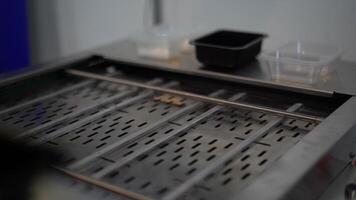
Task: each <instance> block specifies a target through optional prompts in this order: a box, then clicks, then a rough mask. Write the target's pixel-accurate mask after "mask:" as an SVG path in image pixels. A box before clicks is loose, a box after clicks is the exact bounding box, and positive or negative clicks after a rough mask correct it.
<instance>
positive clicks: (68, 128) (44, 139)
mask: <svg viewBox="0 0 356 200" xmlns="http://www.w3.org/2000/svg"><path fill="white" fill-rule="evenodd" d="M175 85H177V83H176V82H170V83H168V84H166V85H165V86H164V87H173V86H175ZM151 95H153V92H144V93H142V94H140V95H137V96H135V97H132V98H130V99H127V100H125V101H123V102H121V103H119V104H117V105H115V106H113V107H110V108H107V109H104V110H102V111H100V112H98V113H96V114H94V115H91V116H89V117H87V118H84V119H83V120H80V121H78V122H76V123H73V124H70V125H68V126H65V127H64V128H62V129H59V130H57V131H54V132H52V133H50V134H48V135H46V136H44V137H41V138H39V139H38V140H37V141H35V142H33V143H32V144H34V145H40V144H43V143H45V142H47V141H48V140H51V139H53V138H54V137H56V136H58V135H60V134H62V133H64V132H68V131H71V130H73V129H75V128H78V127H80V126H81V125H82V124H85V123H88V122H91V121H93V120H95V119H97V118H99V117H100V116H103V115H105V114H107V113H110V112H112V111H113V110H118V109H121V108H124V107H125V106H128V105H130V104H133V103H135V102H137V101H140V100H142V99H145V98H147V97H149V96H151Z"/></svg>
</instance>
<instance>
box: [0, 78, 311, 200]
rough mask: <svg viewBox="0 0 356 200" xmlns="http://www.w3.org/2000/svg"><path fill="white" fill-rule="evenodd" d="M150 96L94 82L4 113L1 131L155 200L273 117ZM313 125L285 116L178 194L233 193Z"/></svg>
mask: <svg viewBox="0 0 356 200" xmlns="http://www.w3.org/2000/svg"><path fill="white" fill-rule="evenodd" d="M160 84H164V83H160ZM247 95H248V94H247ZM153 96H154V93H152V92H150V91H146V90H145V91H142V90H137V89H135V88H130V87H124V86H121V85H116V84H109V83H106V82H94V81H93V82H89V83H87V84H83V85H79V86H78V87H74V89H72V90H68V91H65V92H63V93H60V94H58V95H54V96H52V97H49V98H45V99H43V100H40V101H37V102H34V103H30V104H28V105H24V106H20V107H18V108H17V109H13V110H11V111H10V112H5V113H2V114H1V115H0V121H1V124H0V129H7V130H16V131H15V132H17V133H18V134H19V135H20V136H22V137H21V139H23V140H25V141H26V142H28V143H32V144H38V145H44V146H46V147H48V148H50V149H54V150H56V151H59V152H61V153H62V159H63V160H64V161H65V163H66V164H68V165H66V166H65V167H67V168H68V169H70V170H75V171H76V172H78V173H81V174H84V175H86V176H91V177H94V178H97V179H100V180H102V181H105V182H107V183H110V184H113V185H117V186H120V187H122V188H125V189H128V190H131V191H134V192H137V193H140V194H144V195H146V196H148V197H151V198H157V199H161V198H163V197H165V195H167V194H168V193H170V192H172V191H174V189H175V188H177V187H178V186H180V185H182V184H184V183H185V182H186V181H188V180H189V179H191V178H192V177H194V176H195V175H196V173H197V172H199V171H201V170H203V169H205V168H206V167H207V166H209V165H211V164H212V163H214V162H216V160H217V159H218V158H219V157H221V156H223V155H225V154H226V153H227V152H229V151H230V150H231V149H232V148H234V147H236V146H237V145H239V144H240V143H241V142H243V141H245V140H247V138H248V137H249V136H251V135H252V134H254V133H255V132H256V131H258V130H260V129H261V128H263V127H264V126H266V125H267V124H268V123H269V122H271V121H273V120H274V119H275V118H276V116H271V115H267V114H263V113H259V112H253V111H248V110H239V109H229V108H222V107H220V106H216V105H210V104H206V103H201V102H197V101H194V100H190V99H183V103H184V105H183V106H181V107H179V106H174V105H171V104H167V103H162V102H160V101H155V100H154V98H153ZM231 96H232V94H229V95H224V96H223V97H224V98H228V97H231ZM241 97H242V96H241ZM240 100H241V99H240ZM314 126H315V124H312V123H308V122H304V121H300V120H292V119H286V120H284V121H283V122H282V123H279V124H278V125H277V126H275V127H273V129H271V130H269V131H267V132H266V133H264V135H263V136H262V137H261V138H260V139H258V140H257V141H255V142H254V143H253V144H252V145H250V146H249V148H245V149H243V150H242V151H240V152H239V154H238V155H236V156H235V157H234V158H233V159H231V160H230V161H229V162H227V163H223V165H222V166H221V167H220V168H219V169H216V170H215V171H214V172H213V173H212V174H211V175H210V176H208V177H207V178H205V179H204V180H203V181H201V182H200V183H198V184H196V185H195V186H194V187H192V188H190V189H189V191H187V192H186V193H185V194H184V195H182V196H180V198H181V199H226V198H229V197H233V196H234V195H235V194H236V193H238V192H239V191H240V190H241V189H243V188H244V187H246V185H248V184H249V183H250V182H251V181H253V180H254V179H255V178H257V177H258V176H259V174H260V173H262V172H263V171H264V170H266V169H267V168H268V166H269V165H271V164H273V162H274V161H275V160H276V159H278V158H279V157H280V156H281V155H283V153H284V152H286V151H287V150H288V149H290V148H291V147H292V146H293V145H294V144H295V143H297V142H298V141H299V140H300V139H301V138H302V137H303V136H304V135H305V134H307V133H308V132H309V131H310V130H312V129H313V128H314ZM73 163H74V164H73ZM88 188H89V189H88ZM78 190H86V191H88V192H89V191H92V190H93V192H94V193H95V194H93V195H98V198H100V199H118V198H119V197H118V196H117V195H112V194H107V192H105V191H101V190H100V192H97V190H96V189H90V187H87V186H86V187H83V186H82V185H80V186H78ZM101 195H104V196H101Z"/></svg>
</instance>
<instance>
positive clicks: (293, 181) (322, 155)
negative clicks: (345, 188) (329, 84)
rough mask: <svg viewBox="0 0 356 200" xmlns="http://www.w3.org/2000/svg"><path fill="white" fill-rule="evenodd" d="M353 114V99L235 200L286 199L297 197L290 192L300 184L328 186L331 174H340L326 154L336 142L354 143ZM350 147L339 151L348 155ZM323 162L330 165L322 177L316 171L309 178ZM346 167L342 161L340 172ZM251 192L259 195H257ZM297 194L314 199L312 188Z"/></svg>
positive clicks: (355, 116)
mask: <svg viewBox="0 0 356 200" xmlns="http://www.w3.org/2000/svg"><path fill="white" fill-rule="evenodd" d="M355 110H356V98H354V97H353V98H351V99H350V100H349V101H348V102H346V103H345V104H344V105H342V106H341V107H340V108H339V109H338V110H336V111H335V112H334V113H333V114H332V115H330V116H329V117H328V118H326V119H325V120H324V121H323V123H321V124H319V126H317V127H316V128H315V129H314V130H312V131H311V132H310V133H309V134H308V135H307V136H305V137H304V138H303V140H301V141H300V142H299V143H298V144H296V145H295V147H294V148H292V149H291V150H290V151H288V152H287V153H286V154H285V155H284V156H283V157H281V158H280V159H279V160H278V161H277V162H276V163H274V165H273V166H272V167H271V168H270V169H269V170H268V173H264V174H262V175H261V176H260V177H259V179H258V180H256V181H255V182H254V183H252V184H251V185H250V186H249V187H247V188H246V189H245V190H243V191H241V193H239V194H238V195H237V196H236V198H241V199H264V200H272V199H288V196H289V197H291V196H295V195H296V193H293V192H292V191H294V190H295V189H297V188H298V185H299V186H302V185H303V184H307V185H309V186H312V185H315V184H316V182H319V181H321V182H322V183H323V184H328V183H329V182H330V181H331V180H332V179H333V178H334V173H335V172H339V170H340V168H333V165H332V163H333V162H334V161H335V160H332V159H330V158H331V157H330V156H329V155H330V154H328V153H329V152H330V151H332V150H333V149H334V147H335V146H336V144H337V143H338V142H343V141H345V140H347V141H351V142H354V141H355V138H356V135H355V134H354V133H355V132H354V131H355V130H352V127H353V126H354V125H355V119H356V112H355ZM350 131H351V132H350ZM347 134H349V135H350V136H352V137H351V138H353V139H352V140H350V138H347V137H346V135H347ZM353 144H354V143H353ZM353 144H352V143H351V144H349V145H343V146H342V149H344V150H350V151H351V150H352V149H354V148H355V146H354V145H353ZM350 145H351V146H350ZM348 153H349V152H348ZM348 153H347V154H348ZM343 156H348V155H343ZM324 159H330V162H327V163H325V172H326V173H325V174H324V176H325V177H320V175H319V174H318V173H319V172H318V170H316V171H313V172H312V173H311V174H309V176H308V174H307V172H310V171H309V170H310V169H314V168H315V167H317V166H318V165H317V164H318V162H319V161H320V160H324ZM316 165H317V166H316ZM346 165H347V162H346V161H345V162H344V165H341V166H340V167H341V168H343V167H344V166H346ZM319 168H320V167H317V168H316V169H319ZM303 177H304V178H305V177H309V178H311V177H312V178H311V179H308V180H307V182H303V181H302V180H303ZM299 181H301V182H299ZM319 184H320V183H319ZM254 191H260V192H258V193H256V192H254ZM313 192H314V194H313ZM319 192H320V191H319ZM299 194H300V195H302V196H303V197H304V198H305V199H308V198H312V197H313V196H314V195H317V194H316V193H315V191H313V189H312V187H310V188H308V187H304V189H303V190H302V191H299ZM311 194H313V196H311ZM294 198H295V197H294Z"/></svg>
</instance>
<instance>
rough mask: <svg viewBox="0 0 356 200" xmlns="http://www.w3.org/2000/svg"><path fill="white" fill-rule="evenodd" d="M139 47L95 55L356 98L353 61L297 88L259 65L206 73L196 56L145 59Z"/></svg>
mask: <svg viewBox="0 0 356 200" xmlns="http://www.w3.org/2000/svg"><path fill="white" fill-rule="evenodd" d="M136 49H137V47H136V43H135V41H134V40H132V39H125V40H121V41H118V42H115V43H112V44H110V45H106V46H103V47H101V48H98V49H96V50H94V51H93V52H95V53H97V54H100V55H102V56H104V57H106V58H110V59H113V60H121V61H127V62H132V63H140V64H143V65H147V66H148V67H151V68H156V69H162V70H167V71H173V72H178V73H184V74H187V75H194V74H201V75H202V76H206V77H214V78H216V79H222V80H232V81H235V82H237V83H247V84H255V85H261V86H264V87H271V88H279V89H283V90H287V91H296V92H303V93H306V94H315V95H321V96H330V95H332V94H333V93H334V92H337V93H344V94H350V95H356V85H355V84H354V76H355V75H356V63H355V62H352V61H339V62H338V63H337V64H336V67H335V69H336V71H335V72H334V73H332V74H330V75H329V76H327V77H325V78H324V79H321V80H320V81H319V82H318V83H316V84H314V85H307V84H298V83H292V82H280V81H274V80H272V79H271V75H270V74H269V70H268V69H267V67H266V66H265V65H263V64H262V63H260V62H258V61H257V62H255V63H251V64H250V65H248V66H243V67H240V68H237V69H235V70H233V71H227V72H224V71H221V72H219V71H218V70H217V69H210V70H209V69H207V68H204V67H202V66H201V64H200V63H199V62H198V61H197V60H196V58H195V53H194V52H188V53H182V54H181V55H180V56H179V57H178V58H176V59H173V60H154V59H144V58H142V57H140V56H139V55H137V50H136Z"/></svg>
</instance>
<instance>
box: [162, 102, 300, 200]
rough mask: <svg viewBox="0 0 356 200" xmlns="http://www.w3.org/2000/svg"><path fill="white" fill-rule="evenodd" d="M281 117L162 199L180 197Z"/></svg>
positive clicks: (270, 127)
mask: <svg viewBox="0 0 356 200" xmlns="http://www.w3.org/2000/svg"><path fill="white" fill-rule="evenodd" d="M301 106H302V104H300V103H296V104H294V105H293V106H291V107H290V108H289V109H288V110H287V111H289V112H294V111H296V110H297V109H299V108H300V107H301ZM283 119H284V118H283V117H278V118H276V119H274V120H272V121H270V122H269V123H267V124H266V125H265V126H263V127H262V128H261V129H259V130H257V131H256V132H255V133H253V134H252V135H251V136H250V137H248V138H247V139H246V140H244V141H242V142H241V143H240V144H238V145H236V146H235V147H233V148H232V149H231V150H230V151H228V152H227V153H225V154H224V155H222V156H221V157H219V158H218V159H217V160H215V161H214V162H213V163H212V164H210V165H208V166H207V167H205V168H204V169H202V170H201V171H199V172H197V173H195V174H194V175H193V177H192V178H190V179H188V180H187V181H185V182H184V183H182V184H181V185H179V186H178V187H176V188H174V189H173V190H172V191H171V192H169V193H168V194H166V195H165V196H164V197H163V198H162V199H163V200H173V199H176V198H177V197H179V196H180V195H182V194H183V193H184V192H186V191H187V190H189V189H190V188H191V187H192V186H194V185H195V184H197V183H199V182H200V181H202V180H203V179H204V178H206V177H207V176H209V175H210V174H211V173H212V172H214V170H216V169H217V168H218V167H220V166H222V165H223V164H224V163H226V162H227V161H229V160H230V159H232V158H233V157H234V156H236V154H238V153H239V152H241V151H242V150H243V149H245V148H246V147H248V146H250V145H251V144H252V143H253V142H255V141H256V140H258V139H259V138H260V137H262V135H263V134H265V133H266V132H268V131H270V130H271V129H272V128H274V127H275V126H277V125H278V124H279V123H281V122H282V121H283Z"/></svg>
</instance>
